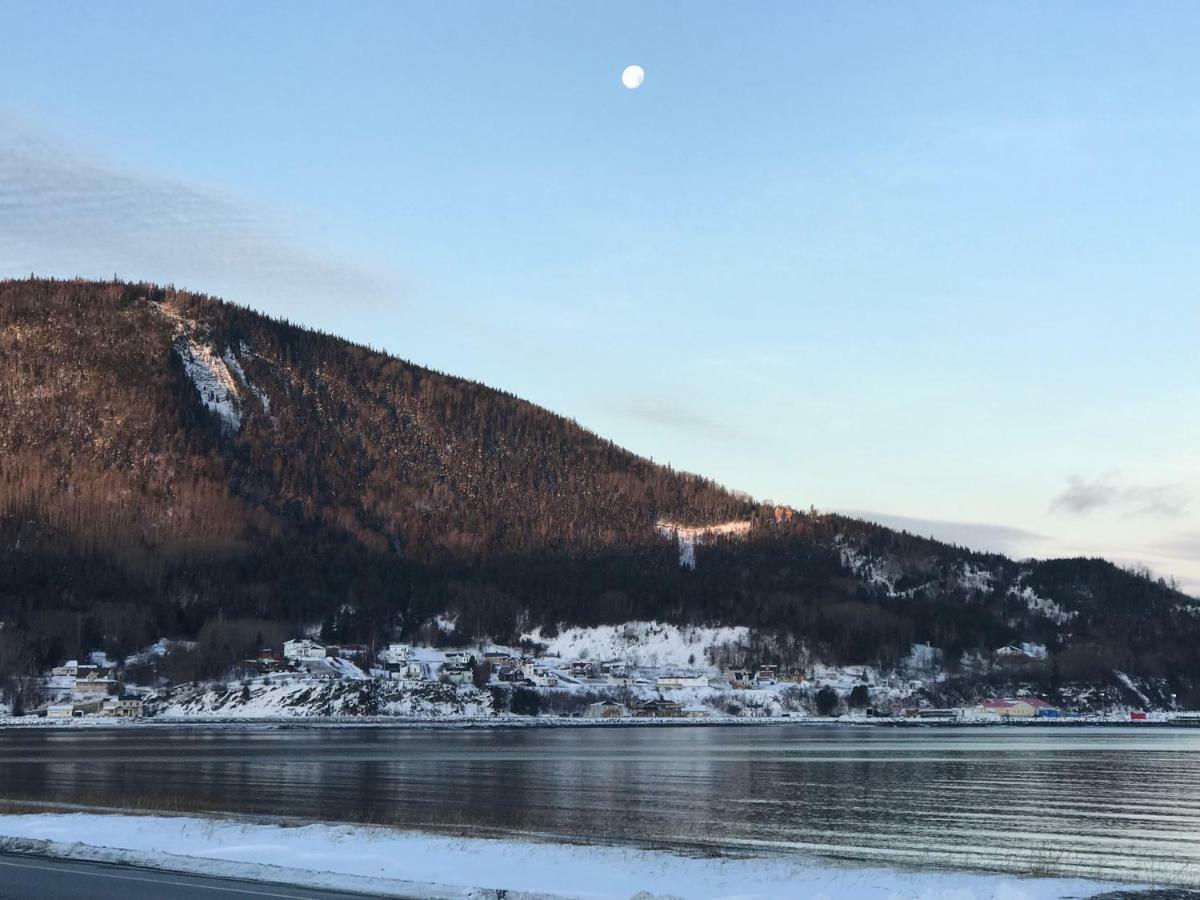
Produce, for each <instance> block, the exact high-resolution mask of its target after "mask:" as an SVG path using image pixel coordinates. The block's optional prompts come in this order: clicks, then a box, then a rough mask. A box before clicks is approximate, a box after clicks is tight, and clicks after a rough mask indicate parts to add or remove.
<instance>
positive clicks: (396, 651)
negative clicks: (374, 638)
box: [379, 644, 412, 666]
mask: <svg viewBox="0 0 1200 900" xmlns="http://www.w3.org/2000/svg"><path fill="white" fill-rule="evenodd" d="M411 658H412V647H411V646H409V645H408V644H388V645H387V647H386V648H384V649H383V650H380V651H379V661H380V662H382V663H391V664H392V665H394V666H402V665H405V664H406V663H407V662H408V661H409V660H410V659H411Z"/></svg>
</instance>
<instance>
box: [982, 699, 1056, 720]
mask: <svg viewBox="0 0 1200 900" xmlns="http://www.w3.org/2000/svg"><path fill="white" fill-rule="evenodd" d="M979 709H980V711H981V712H984V713H990V714H992V715H996V716H1000V717H1001V718H1004V719H1008V718H1015V719H1032V718H1034V717H1038V718H1043V719H1051V718H1057V717H1058V707H1056V706H1054V705H1053V704H1050V703H1047V702H1046V701H1045V700H1039V699H1038V698H1036V697H1017V698H1015V699H1013V698H1001V699H993V700H985V701H983V703H982V704H981V705H980V707H979Z"/></svg>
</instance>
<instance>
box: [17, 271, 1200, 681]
mask: <svg viewBox="0 0 1200 900" xmlns="http://www.w3.org/2000/svg"><path fill="white" fill-rule="evenodd" d="M661 519H667V520H670V521H672V522H675V523H677V524H680V525H701V524H713V523H719V522H728V521H732V520H741V521H747V520H749V521H751V522H752V527H751V529H750V531H749V534H748V536H746V537H745V538H732V537H730V538H722V539H712V540H706V542H705V543H704V544H703V545H702V546H700V547H699V548H698V549H697V567H696V569H695V570H694V571H693V570H691V569H684V568H681V567H680V565H679V555H678V552H677V549H676V547H675V546H674V545H673V543H672V541H671V540H670V539H669V538H668V537H664V536H663V535H661V534H659V533H658V532H657V531H656V528H655V524H656V522H658V521H659V520H661ZM967 565H970V566H971V567H973V568H974V569H976V570H979V569H983V570H986V571H987V573H988V577H987V578H986V579H983V581H982V582H981V581H980V580H979V579H978V578H976V579H975V580H974V581H973V582H970V583H968V582H967V581H965V580H964V579H963V577H962V574H963V572H964V566H967ZM884 576H886V577H884ZM972 585H973V586H972ZM980 585H983V586H980ZM1027 589H1028V590H1031V591H1035V592H1036V594H1037V595H1038V597H1040V598H1043V600H1044V601H1045V602H1044V603H1043V604H1042V605H1043V607H1044V608H1048V609H1051V610H1057V611H1058V612H1055V613H1054V614H1053V615H1048V614H1047V613H1046V612H1045V611H1044V610H1043V611H1039V610H1038V609H1037V608H1034V607H1032V606H1030V605H1029V603H1028V602H1027V601H1026V600H1024V599H1022V597H1024V596H1025V593H1026V591H1027ZM1047 604H1048V606H1047ZM1191 608H1192V605H1191V604H1190V601H1189V598H1186V597H1184V596H1183V595H1181V594H1179V593H1178V592H1177V591H1175V590H1173V589H1172V588H1171V587H1170V586H1169V585H1165V584H1161V583H1156V582H1154V581H1152V580H1150V579H1148V578H1145V577H1140V576H1138V575H1135V574H1131V573H1128V572H1125V571H1123V570H1121V569H1118V568H1117V567H1115V566H1112V565H1111V564H1109V563H1105V562H1103V561H1099V560H1058V561H1050V562H1045V563H1024V564H1018V563H1014V562H1012V561H1010V560H1007V559H1004V558H1003V557H999V556H995V555H988V554H975V553H971V552H970V551H967V550H964V549H961V548H956V547H950V546H947V545H945V544H940V543H937V542H935V541H931V540H926V539H922V538H918V537H914V536H912V535H908V534H904V533H897V532H894V531H891V530H889V529H886V528H882V527H880V526H877V525H872V524H869V523H865V522H859V521H854V520H850V519H845V518H842V517H839V516H830V515H820V514H817V513H815V512H810V513H801V512H797V511H793V510H783V509H776V508H772V507H761V506H759V505H757V504H755V503H754V502H753V501H751V500H750V499H748V498H746V497H745V496H743V495H740V494H737V493H735V492H732V491H729V490H726V489H724V488H722V487H720V486H719V485H716V484H714V483H713V482H711V481H709V480H706V479H704V478H702V477H699V476H695V475H688V474H684V473H679V472H675V471H673V470H671V469H670V468H667V467H663V466H659V465H655V464H653V463H651V462H650V461H648V460H645V459H642V458H640V457H638V456H636V455H634V454H632V453H630V452H628V451H627V450H624V449H622V448H620V447H617V446H615V445H614V444H612V443H611V442H609V441H606V440H604V439H603V438H601V437H599V436H597V435H595V434H593V433H591V432H589V431H587V430H585V429H583V428H581V427H579V426H578V425H577V424H576V423H574V422H572V421H570V420H568V419H565V418H563V417H561V416H558V415H555V414H553V413H551V412H549V411H547V410H545V409H542V408H539V407H537V406H535V405H533V404H531V403H528V402H525V401H523V400H520V399H518V398H516V397H513V396H511V395H509V394H506V393H503V392H501V391H497V390H493V389H491V388H488V387H485V386H483V385H480V384H476V383H472V382H469V381H464V380H462V379H459V378H455V377H452V376H449V375H444V374H441V373H438V372H433V371H430V370H428V369H425V368H422V367H420V366H417V365H414V364H412V363H409V362H405V361H403V360H400V359H396V358H394V357H392V356H389V355H387V354H384V353H380V352H377V351H375V350H372V349H370V348H367V347H363V346H359V345H355V344H352V343H349V342H346V341H343V340H340V339H338V338H336V337H333V336H330V335H326V334H321V333H318V332H314V331H311V330H307V329H304V328H300V327H297V326H294V325H291V324H289V323H287V322H282V321H278V320H273V319H270V318H268V317H266V316H263V315H260V314H258V313H255V312H253V311H251V310H248V309H245V308H242V307H239V306H235V305H232V304H229V303H225V302H222V301H219V300H216V299H213V298H209V297H205V296H201V295H197V294H191V293H186V292H182V291H175V290H171V289H166V288H160V287H155V286H152V285H144V284H124V283H118V282H107V283H101V282H88V281H50V280H36V279H35V280H24V281H9V282H3V283H0V678H2V677H3V676H4V675H5V674H6V672H9V673H11V672H13V671H18V670H21V669H22V668H29V667H32V666H34V665H41V664H45V663H46V662H50V661H54V660H55V659H56V658H60V657H62V656H66V655H73V654H76V653H79V652H81V651H82V650H85V649H88V648H90V647H99V646H103V647H105V648H106V649H108V650H110V651H111V652H114V653H121V652H127V651H130V650H133V649H136V648H138V647H141V646H145V645H146V644H148V643H150V642H151V641H153V640H155V639H156V638H158V637H160V636H163V635H167V636H171V637H190V638H195V637H198V636H199V637H201V638H202V640H203V641H204V642H205V647H206V648H207V649H206V654H207V655H206V656H205V657H204V658H205V659H209V660H210V661H211V666H212V670H213V671H217V670H219V668H220V666H221V665H222V664H225V663H227V662H229V661H231V660H233V659H236V658H237V657H238V654H240V653H244V652H249V649H250V648H252V645H253V643H254V641H255V640H256V638H257V637H258V636H259V635H261V634H264V633H276V632H278V633H288V632H289V631H291V630H294V629H295V628H297V627H299V626H304V625H320V626H321V627H322V628H323V629H324V631H325V633H326V635H327V636H330V637H332V638H337V639H343V640H373V639H374V640H383V639H387V638H396V637H401V636H403V637H414V636H421V635H423V636H426V637H432V638H434V639H446V638H447V636H446V635H441V634H439V633H438V632H437V631H436V629H434V628H433V625H432V623H433V622H434V619H435V617H437V616H440V615H446V614H448V615H450V616H452V617H456V618H457V620H458V623H459V629H458V631H457V632H456V634H455V638H456V639H460V640H461V639H467V638H470V637H472V636H483V635H490V636H492V637H495V638H498V639H512V638H514V637H515V636H516V635H517V634H518V633H520V632H521V631H523V630H525V629H526V628H528V627H531V626H533V625H546V626H550V627H554V626H557V625H561V624H592V623H600V622H621V621H627V620H631V619H636V618H642V619H651V618H654V619H660V620H668V621H675V622H679V623H689V622H691V623H727V624H745V625H749V626H751V627H754V628H756V629H758V630H759V631H760V632H761V633H762V634H764V635H769V636H771V640H772V641H773V643H772V645H771V646H773V647H775V648H776V650H775V651H772V652H777V653H780V654H782V653H787V652H792V651H793V650H794V651H795V652H796V653H800V652H801V651H802V650H804V651H805V652H809V651H811V652H813V653H818V654H820V655H821V656H822V658H825V659H827V660H830V661H833V660H844V661H851V662H888V661H891V662H894V661H896V660H897V659H900V658H902V657H903V656H905V655H906V654H907V653H908V651H909V648H910V646H911V644H912V643H913V642H914V641H930V642H932V643H933V644H934V645H935V646H937V647H939V648H941V649H943V650H944V651H945V653H946V654H947V656H948V657H949V658H951V659H955V660H956V659H958V658H959V657H961V655H962V654H963V653H964V652H976V651H981V652H985V653H988V652H990V649H991V648H994V647H997V646H1000V645H1003V644H1005V643H1007V642H1009V641H1013V640H1032V641H1038V642H1041V643H1044V644H1046V645H1047V646H1048V647H1050V648H1052V652H1053V654H1054V659H1055V665H1057V666H1060V667H1061V672H1062V673H1063V674H1068V675H1069V674H1070V671H1071V667H1073V666H1075V667H1078V668H1079V669H1080V671H1082V670H1084V669H1087V670H1088V671H1093V670H1095V669H1096V667H1097V661H1098V660H1099V661H1102V662H1103V663H1104V664H1105V665H1108V666H1109V667H1110V668H1111V667H1113V666H1117V665H1120V666H1121V667H1122V668H1123V669H1124V670H1127V671H1134V672H1143V673H1145V674H1148V675H1165V674H1166V673H1173V676H1172V677H1177V678H1183V679H1185V680H1186V679H1188V678H1190V677H1191V674H1190V673H1196V672H1200V655H1198V654H1200V651H1198V650H1197V648H1198V647H1200V640H1197V638H1200V623H1198V620H1197V618H1196V616H1195V615H1193V614H1192V612H1191ZM247 645H249V648H248V646H247ZM786 648H792V649H791V650H788V649H786ZM764 652H765V651H764ZM1055 671H1056V673H1058V672H1059V671H1060V670H1058V669H1056V670H1055ZM1056 677H1057V675H1056ZM1188 684H1190V682H1188ZM1177 687H1178V688H1179V689H1180V690H1189V689H1190V688H1189V687H1188V685H1187V684H1184V683H1183V682H1180V684H1179V685H1177Z"/></svg>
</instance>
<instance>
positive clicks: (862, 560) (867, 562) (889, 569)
mask: <svg viewBox="0 0 1200 900" xmlns="http://www.w3.org/2000/svg"><path fill="white" fill-rule="evenodd" d="M835 544H836V545H837V547H838V550H839V552H840V553H841V557H842V565H843V566H845V567H846V568H847V569H849V570H850V571H851V572H853V573H854V574H855V575H857V576H858V577H859V578H861V579H862V580H863V581H865V582H867V583H868V584H874V585H878V586H879V587H882V588H884V589H885V590H886V591H887V592H888V595H889V596H892V597H894V596H896V581H897V579H899V577H900V572H899V570H898V569H897V568H896V567H895V566H894V565H892V564H890V563H889V562H888V561H887V560H882V559H873V558H872V557H870V556H868V555H867V554H865V553H863V552H862V551H860V550H858V549H857V548H855V547H851V546H849V545H848V544H845V543H843V539H842V537H841V535H838V537H837V538H835Z"/></svg>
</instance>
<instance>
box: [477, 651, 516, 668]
mask: <svg viewBox="0 0 1200 900" xmlns="http://www.w3.org/2000/svg"><path fill="white" fill-rule="evenodd" d="M512 660H513V655H512V654H511V653H509V652H508V651H507V650H489V651H488V652H487V653H485V654H483V661H484V662H486V663H490V664H491V665H493V666H502V665H506V664H508V663H510V662H512Z"/></svg>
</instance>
